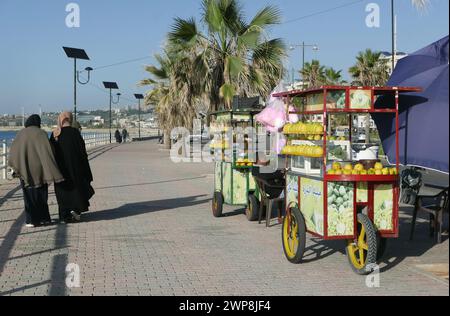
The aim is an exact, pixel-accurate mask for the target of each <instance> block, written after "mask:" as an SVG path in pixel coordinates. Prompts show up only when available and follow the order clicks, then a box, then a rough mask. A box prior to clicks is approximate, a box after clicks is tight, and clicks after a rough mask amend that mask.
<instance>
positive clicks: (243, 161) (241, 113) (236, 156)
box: [208, 109, 260, 221]
mask: <svg viewBox="0 0 450 316" xmlns="http://www.w3.org/2000/svg"><path fill="white" fill-rule="evenodd" d="M258 113H260V111H259V110H255V109H250V110H233V111H220V112H214V113H211V114H209V118H208V121H209V129H210V134H211V135H213V136H214V139H213V140H212V142H211V145H210V147H211V151H212V153H213V155H214V160H215V161H214V163H215V171H214V174H215V180H214V197H213V201H212V212H213V215H214V216H215V217H221V216H222V214H223V205H225V204H226V205H232V206H243V207H246V216H247V218H248V220H250V221H254V220H256V219H257V217H258V209H259V199H258V196H259V193H258V188H257V186H256V183H255V180H254V178H253V176H252V172H251V171H252V168H253V165H254V164H255V163H256V161H255V160H256V159H255V157H251V155H249V147H251V146H254V145H253V140H252V139H251V138H252V137H253V135H252V134H253V133H252V132H251V130H250V129H249V128H253V127H255V120H254V117H255V115H257V114H258Z"/></svg>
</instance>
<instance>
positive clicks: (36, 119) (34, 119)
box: [25, 114, 41, 128]
mask: <svg viewBox="0 0 450 316" xmlns="http://www.w3.org/2000/svg"><path fill="white" fill-rule="evenodd" d="M31 126H35V127H39V128H41V118H40V116H39V115H37V114H33V115H31V116H30V117H29V118H28V119H27V121H26V122H25V127H31Z"/></svg>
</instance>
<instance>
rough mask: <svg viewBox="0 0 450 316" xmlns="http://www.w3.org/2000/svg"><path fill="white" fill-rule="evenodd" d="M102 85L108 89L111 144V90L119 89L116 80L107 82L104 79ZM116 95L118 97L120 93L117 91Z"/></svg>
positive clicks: (110, 141)
mask: <svg viewBox="0 0 450 316" xmlns="http://www.w3.org/2000/svg"><path fill="white" fill-rule="evenodd" d="M103 86H104V87H105V89H109V143H110V144H112V131H111V128H112V103H113V99H112V90H117V89H119V86H118V85H117V83H116V82H108V81H104V82H103ZM117 95H118V97H119V98H120V93H118V94H117Z"/></svg>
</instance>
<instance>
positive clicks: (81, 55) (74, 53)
mask: <svg viewBox="0 0 450 316" xmlns="http://www.w3.org/2000/svg"><path fill="white" fill-rule="evenodd" d="M63 49H64V51H65V52H66V55H67V57H69V58H76V59H84V60H89V57H88V55H87V54H86V52H85V50H84V49H80V48H72V47H63Z"/></svg>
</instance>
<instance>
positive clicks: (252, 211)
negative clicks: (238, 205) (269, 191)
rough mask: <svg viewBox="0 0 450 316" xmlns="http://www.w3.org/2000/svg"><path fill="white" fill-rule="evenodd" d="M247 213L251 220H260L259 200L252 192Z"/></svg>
mask: <svg viewBox="0 0 450 316" xmlns="http://www.w3.org/2000/svg"><path fill="white" fill-rule="evenodd" d="M245 215H246V216H247V219H248V220H249V221H250V222H254V221H256V220H258V215H259V201H258V199H257V198H256V196H254V195H253V194H250V195H249V196H248V206H247V208H246V210H245Z"/></svg>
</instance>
